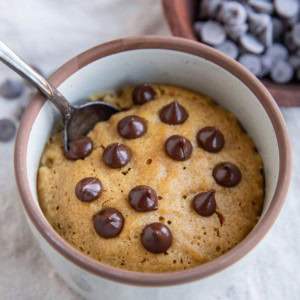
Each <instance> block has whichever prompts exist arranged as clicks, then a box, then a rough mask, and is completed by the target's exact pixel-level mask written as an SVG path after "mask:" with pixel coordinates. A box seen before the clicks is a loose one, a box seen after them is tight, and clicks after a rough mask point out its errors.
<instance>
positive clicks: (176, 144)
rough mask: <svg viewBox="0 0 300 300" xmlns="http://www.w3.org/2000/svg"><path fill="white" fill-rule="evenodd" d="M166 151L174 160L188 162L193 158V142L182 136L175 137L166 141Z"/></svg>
mask: <svg viewBox="0 0 300 300" xmlns="http://www.w3.org/2000/svg"><path fill="white" fill-rule="evenodd" d="M165 150H166V152H167V154H168V156H169V157H171V158H173V159H174V160H179V161H183V160H187V159H189V158H190V157H191V155H192V152H193V146H192V144H191V142H190V141H189V140H188V139H187V138H185V137H183V136H180V135H173V136H171V137H169V138H168V139H167V140H166V143H165Z"/></svg>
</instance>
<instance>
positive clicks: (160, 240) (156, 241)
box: [141, 222, 173, 253]
mask: <svg viewBox="0 0 300 300" xmlns="http://www.w3.org/2000/svg"><path fill="white" fill-rule="evenodd" d="M141 238H142V243H143V246H144V247H145V248H146V249H147V250H148V251H150V252H152V253H163V252H166V251H167V250H168V249H169V248H170V246H171V245H172V240H173V238H172V232H171V231H170V229H169V228H168V227H167V226H166V225H164V224H162V223H159V222H157V223H152V224H149V225H146V226H145V228H144V230H143V232H142V235H141Z"/></svg>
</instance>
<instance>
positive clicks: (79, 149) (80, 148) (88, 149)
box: [65, 136, 93, 160]
mask: <svg viewBox="0 0 300 300" xmlns="http://www.w3.org/2000/svg"><path fill="white" fill-rule="evenodd" d="M92 151H93V142H92V140H91V139H90V138H88V137H87V136H81V137H79V138H77V139H75V140H73V141H70V142H69V150H68V151H67V152H65V156H66V157H67V158H68V159H71V160H76V159H81V158H84V157H86V156H88V155H90V154H91V153H92Z"/></svg>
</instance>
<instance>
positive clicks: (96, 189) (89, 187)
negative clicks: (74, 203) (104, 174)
mask: <svg viewBox="0 0 300 300" xmlns="http://www.w3.org/2000/svg"><path fill="white" fill-rule="evenodd" d="M102 191H103V187H102V183H101V181H100V180H99V179H97V178H95V177H86V178H83V179H81V180H80V181H79V182H78V183H77V185H76V187H75V195H76V197H77V198H78V199H79V200H81V201H83V202H91V201H93V200H96V199H98V198H99V197H100V196H101V194H102Z"/></svg>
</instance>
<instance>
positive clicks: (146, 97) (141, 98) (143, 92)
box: [132, 84, 156, 105]
mask: <svg viewBox="0 0 300 300" xmlns="http://www.w3.org/2000/svg"><path fill="white" fill-rule="evenodd" d="M155 97H156V93H155V91H154V89H153V88H152V87H151V86H150V85H148V84H141V85H139V86H137V87H135V89H134V90H133V92H132V101H133V103H134V104H136V105H142V104H145V103H147V102H149V101H151V100H153V99H155Z"/></svg>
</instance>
